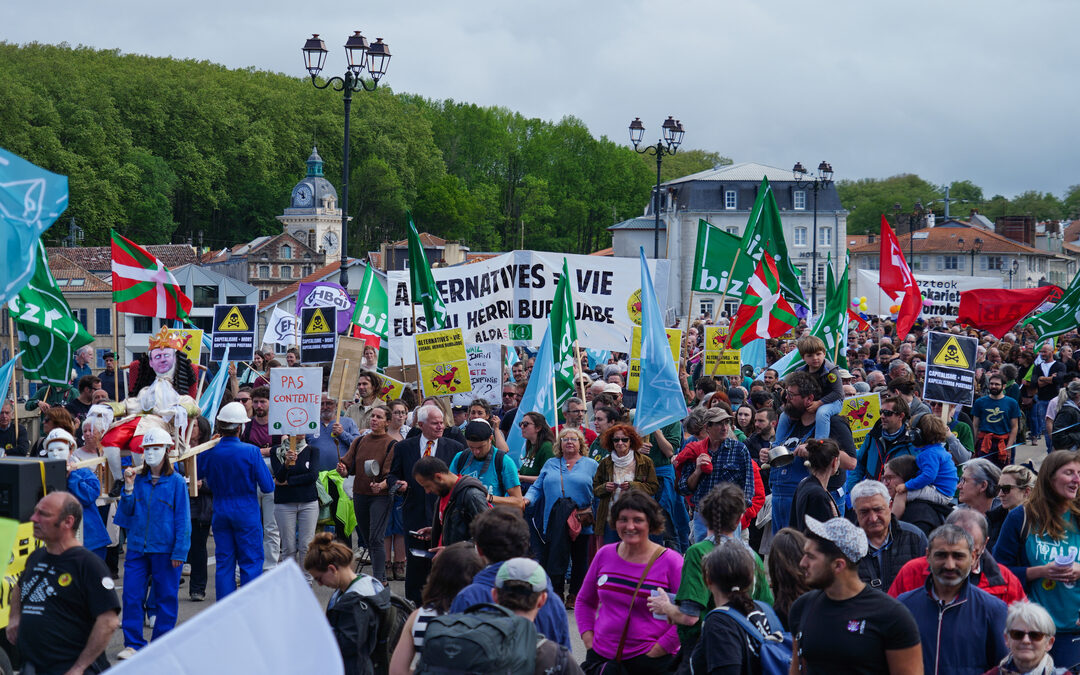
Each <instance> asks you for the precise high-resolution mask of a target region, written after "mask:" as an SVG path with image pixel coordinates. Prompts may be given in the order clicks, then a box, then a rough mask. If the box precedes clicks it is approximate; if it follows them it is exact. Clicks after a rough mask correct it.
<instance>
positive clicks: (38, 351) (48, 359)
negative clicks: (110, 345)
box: [8, 241, 94, 386]
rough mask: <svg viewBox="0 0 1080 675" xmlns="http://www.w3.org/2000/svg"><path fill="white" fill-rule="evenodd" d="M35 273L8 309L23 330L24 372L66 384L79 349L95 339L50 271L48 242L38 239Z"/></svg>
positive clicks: (32, 376)
mask: <svg viewBox="0 0 1080 675" xmlns="http://www.w3.org/2000/svg"><path fill="white" fill-rule="evenodd" d="M37 254H38V259H37V265H36V267H35V268H34V276H33V277H31V278H30V283H29V284H27V285H26V286H25V287H23V289H22V290H21V291H19V295H18V296H17V297H14V298H12V299H11V300H10V301H9V302H8V311H9V312H10V313H11V318H12V319H14V320H15V326H16V328H18V330H19V348H20V349H21V350H23V355H22V367H23V373H24V374H25V375H26V378H27V379H29V380H34V381H36V382H42V383H44V384H50V385H57V386H59V385H65V384H67V383H68V380H70V379H71V359H72V356H73V355H74V353H75V351H76V350H77V349H78V348H79V347H82V346H84V345H88V344H90V343H91V342H93V341H94V338H93V337H91V336H90V334H89V333H88V332H86V329H85V328H83V325H82V324H81V323H79V321H78V320H77V319H76V318H75V315H74V314H73V313H72V311H71V307H69V306H68V303H67V300H65V299H64V295H63V294H62V293H61V292H60V289H59V288H58V287H57V285H56V280H55V279H53V276H52V272H50V271H49V259H48V258H47V257H46V255H45V244H43V243H41V242H40V241H39V242H38V252H37Z"/></svg>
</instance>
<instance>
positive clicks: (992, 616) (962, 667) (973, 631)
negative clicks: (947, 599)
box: [897, 576, 1009, 675]
mask: <svg viewBox="0 0 1080 675" xmlns="http://www.w3.org/2000/svg"><path fill="white" fill-rule="evenodd" d="M933 587H934V577H933V576H929V577H927V578H926V585H925V586H924V587H923V588H916V589H915V590H913V591H908V592H907V593H903V594H902V595H900V597H899V598H897V600H899V601H900V602H901V603H902V604H903V605H904V606H905V607H907V608H908V610H909V611H910V612H911V615H912V616H914V617H915V623H916V624H918V626H919V635H920V636H921V637H922V655H923V672H924V673H925V674H926V675H981V674H982V673H985V672H986V671H988V670H990V669H991V668H993V667H994V666H996V665H997V664H998V663H1000V662H1001V660H1002V659H1003V658H1005V656H1006V655H1007V654H1008V653H1009V650H1008V649H1007V648H1006V647H1005V636H1004V633H1005V612H1006V608H1005V603H1004V602H1002V601H1001V600H999V599H997V598H995V597H994V596H992V595H990V594H989V593H987V592H986V591H983V590H982V589H980V588H977V587H975V586H972V585H971V583H970V579H965V580H964V583H963V586H962V588H961V589H960V595H959V596H957V598H956V600H955V601H954V602H953V603H952V604H950V605H948V606H946V607H944V608H942V607H941V605H940V603H939V602H938V601H937V600H936V599H934V597H933V596H932V595H931V590H932V589H933Z"/></svg>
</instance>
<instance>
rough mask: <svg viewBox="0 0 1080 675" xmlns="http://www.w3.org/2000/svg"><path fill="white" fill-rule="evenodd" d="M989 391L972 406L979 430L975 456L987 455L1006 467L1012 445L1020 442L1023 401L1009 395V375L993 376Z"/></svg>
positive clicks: (974, 422)
mask: <svg viewBox="0 0 1080 675" xmlns="http://www.w3.org/2000/svg"><path fill="white" fill-rule="evenodd" d="M987 389H988V390H989V392H990V393H989V394H987V395H986V396H981V397H979V398H978V399H977V400H976V401H975V405H974V406H972V408H971V423H972V427H973V429H972V431H973V432H975V456H976V457H987V458H988V459H989V460H990V461H992V462H994V463H995V464H997V465H998V466H1000V467H1002V468H1004V467H1005V465H1006V464H1008V463H1009V451H1008V448H1010V447H1012V446H1013V444H1014V443H1016V430H1017V429H1018V428H1019V424H1020V404H1019V403H1017V402H1016V401H1014V400H1013V399H1011V398H1009V397H1008V396H1006V395H1005V377H1004V376H1003V375H1001V374H1000V373H994V374H993V375H991V376H990V379H989V381H988V383H987Z"/></svg>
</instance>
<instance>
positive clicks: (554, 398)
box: [551, 377, 559, 443]
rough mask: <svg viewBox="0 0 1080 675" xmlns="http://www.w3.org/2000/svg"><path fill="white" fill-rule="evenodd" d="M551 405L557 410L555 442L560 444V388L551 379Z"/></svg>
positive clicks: (553, 379)
mask: <svg viewBox="0 0 1080 675" xmlns="http://www.w3.org/2000/svg"><path fill="white" fill-rule="evenodd" d="M551 405H552V406H553V407H554V408H555V442H556V443H558V442H559V388H558V387H557V386H556V384H555V378H554V377H552V378H551Z"/></svg>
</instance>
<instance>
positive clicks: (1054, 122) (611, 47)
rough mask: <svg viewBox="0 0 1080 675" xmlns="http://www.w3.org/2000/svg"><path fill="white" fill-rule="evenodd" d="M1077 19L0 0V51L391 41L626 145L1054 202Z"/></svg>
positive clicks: (1076, 103)
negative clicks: (681, 138) (670, 137)
mask: <svg viewBox="0 0 1080 675" xmlns="http://www.w3.org/2000/svg"><path fill="white" fill-rule="evenodd" d="M1078 20H1080V3H1077V2H1074V1H1073V0H1028V1H1027V2H1019V3H1018V2H1015V1H1014V0H982V1H972V0H945V1H942V0H936V1H925V0H906V1H905V2H889V3H883V2H873V1H867V0H857V1H856V0H829V1H827V2H817V3H811V2H801V3H794V2H789V1H787V0H773V1H771V2H766V1H764V0H761V1H758V2H745V1H743V2H732V1H730V0H726V1H716V0H713V1H705V0H701V1H696V2H695V1H679V2H676V1H672V0H668V1H667V2H655V1H654V2H646V1H644V0H623V1H621V2H613V1H610V0H578V1H577V2H567V1H565V0H547V1H546V2H535V1H533V0H525V1H520V0H519V1H517V2H514V1H511V0H503V1H501V2H499V1H493V0H471V1H469V2H461V1H460V0H444V1H442V2H434V1H431V0H399V1H397V2H388V3H381V4H380V3H357V2H338V1H335V0H323V1H321V2H317V3H315V2H302V1H296V2H282V1H280V0H217V1H216V2H209V1H207V0H181V1H179V2H169V3H164V2H158V1H154V0H151V1H150V2H147V1H146V0H143V1H141V2H134V1H131V0H56V1H53V0H40V1H38V2H15V1H14V0H3V2H2V4H0V40H4V41H7V42H14V43H25V42H31V41H37V42H48V43H59V42H68V43H70V44H73V45H74V44H84V45H89V46H94V47H101V48H110V49H113V48H116V49H120V50H121V51H123V52H131V53H143V54H151V55H158V56H174V57H180V58H195V59H206V60H210V61H214V62H218V63H222V64H225V65H227V66H230V67H247V66H254V67H255V68H259V69H268V70H273V71H278V72H282V73H289V74H294V75H297V76H301V75H303V68H302V61H301V54H300V47H301V46H302V45H303V42H304V40H305V38H306V37H308V35H309V34H310V33H313V32H318V33H320V34H322V36H323V37H324V38H325V39H326V42H327V46H328V47H329V48H330V50H331V52H330V55H329V56H328V59H327V66H328V69H330V70H331V71H333V72H340V71H343V69H344V53H343V50H342V49H341V47H340V45H343V44H344V41H345V38H346V37H347V36H348V35H349V34H351V31H353V30H355V29H360V30H362V31H363V32H364V34H365V35H366V36H368V37H369V38H370V39H372V40H374V38H376V37H382V38H384V39H385V41H386V42H387V43H388V44H389V45H390V48H391V51H392V53H393V59H392V61H391V64H390V70H389V74H388V76H387V78H386V80H385V82H386V83H388V84H389V85H390V86H392V87H393V88H394V89H395V90H396V91H408V92H413V93H417V94H421V95H423V96H427V97H432V98H453V99H455V100H459V101H470V102H475V103H479V104H484V105H500V106H505V107H508V108H510V109H513V110H517V111H519V112H521V113H523V114H525V115H527V116H530V117H542V118H545V119H553V120H557V119H559V118H561V117H563V116H566V115H573V116H575V117H578V118H580V119H582V120H584V122H585V123H586V124H587V125H588V127H589V129H590V130H592V132H593V133H594V134H596V135H605V136H608V137H609V138H613V139H615V140H617V141H619V142H626V138H627V131H626V126H627V124H628V123H629V121H630V120H631V119H633V118H634V117H635V116H639V117H641V118H642V120H643V121H644V122H645V124H646V127H647V129H648V132H647V135H646V139H647V140H648V139H653V140H654V141H655V139H656V138H657V137H658V133H659V125H660V123H661V122H662V121H663V119H664V118H666V117H667V116H668V115H674V116H675V117H676V118H679V119H681V120H682V122H683V124H684V126H685V127H686V129H687V133H686V139H685V142H684V147H688V148H702V149H705V150H710V151H717V152H720V153H722V154H724V155H727V156H729V157H732V158H733V159H734V160H735V161H756V162H762V163H765V164H771V165H773V166H778V167H784V168H786V167H790V166H791V165H792V164H794V163H795V161H796V160H799V161H802V162H803V163H804V164H806V165H807V166H816V165H817V164H818V162H820V161H821V160H822V159H826V160H828V161H829V162H831V163H832V165H833V168H834V169H835V171H836V178H866V177H885V176H890V175H894V174H898V173H907V172H913V173H917V174H919V175H920V176H922V177H923V178H926V179H927V180H929V181H931V182H934V183H939V184H940V183H947V182H950V181H953V180H963V179H968V180H972V181H974V182H975V183H976V184H978V185H980V186H981V187H982V188H983V189H984V191H985V192H986V195H987V196H988V197H989V196H992V195H994V194H998V193H1000V194H1004V195H1006V196H1010V197H1011V196H1013V195H1015V194H1017V193H1019V192H1022V191H1024V190H1029V189H1034V190H1040V191H1050V192H1053V193H1055V194H1057V195H1058V196H1059V197H1060V196H1063V195H1064V192H1065V190H1066V189H1067V188H1068V187H1069V186H1070V185H1074V184H1078V183H1080V153H1078V152H1077V148H1076V144H1075V140H1076V135H1077V134H1076V122H1075V119H1076V117H1077V114H1078V111H1080V87H1078V86H1077V81H1076V75H1075V72H1076V70H1075V63H1076V58H1077V57H1076V56H1075V51H1074V49H1073V48H1072V46H1071V43H1072V42H1073V40H1074V35H1073V32H1074V31H1075V28H1076V26H1077V24H1078ZM1069 63H1073V64H1074V65H1073V66H1069V65H1068V64H1069ZM329 104H330V103H329V101H328V105H329Z"/></svg>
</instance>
